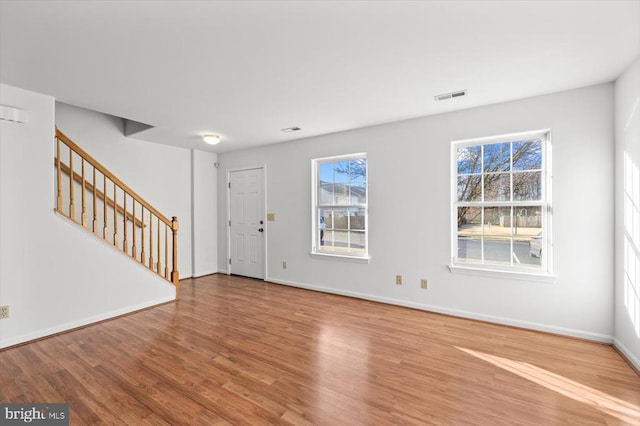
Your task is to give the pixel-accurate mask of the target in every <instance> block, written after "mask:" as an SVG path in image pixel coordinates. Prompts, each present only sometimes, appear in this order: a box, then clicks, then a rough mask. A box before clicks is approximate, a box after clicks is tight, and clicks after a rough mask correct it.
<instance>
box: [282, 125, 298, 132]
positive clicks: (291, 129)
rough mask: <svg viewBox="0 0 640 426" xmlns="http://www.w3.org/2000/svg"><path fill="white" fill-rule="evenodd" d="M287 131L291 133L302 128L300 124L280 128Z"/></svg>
mask: <svg viewBox="0 0 640 426" xmlns="http://www.w3.org/2000/svg"><path fill="white" fill-rule="evenodd" d="M280 130H282V131H283V132H285V133H291V132H297V131H298V130H302V129H301V128H300V127H298V126H294V127H287V128H286V129H280Z"/></svg>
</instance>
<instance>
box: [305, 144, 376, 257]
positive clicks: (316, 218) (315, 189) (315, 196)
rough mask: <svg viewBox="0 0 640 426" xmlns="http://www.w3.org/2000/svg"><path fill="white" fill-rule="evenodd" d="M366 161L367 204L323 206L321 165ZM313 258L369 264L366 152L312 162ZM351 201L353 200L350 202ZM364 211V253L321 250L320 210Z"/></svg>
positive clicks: (366, 191) (367, 187) (367, 190)
mask: <svg viewBox="0 0 640 426" xmlns="http://www.w3.org/2000/svg"><path fill="white" fill-rule="evenodd" d="M362 158H364V159H365V160H366V175H365V179H364V182H365V203H357V204H321V202H320V176H319V170H320V165H321V164H323V163H335V162H338V161H349V160H354V159H362ZM311 173H312V179H311V187H312V191H311V193H312V195H311V253H310V254H311V256H312V257H316V258H325V259H335V260H346V261H353V262H364V263H368V262H369V260H370V257H369V208H368V206H369V159H368V157H367V153H366V152H359V153H353V154H346V155H337V156H331V157H322V158H314V159H312V160H311ZM334 183H335V182H334ZM350 201H351V200H350ZM330 208H336V209H362V210H364V231H363V234H364V252H363V253H357V252H349V251H331V250H326V249H325V250H320V241H319V234H320V233H319V228H320V214H319V212H320V210H321V209H330Z"/></svg>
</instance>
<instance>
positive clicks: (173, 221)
mask: <svg viewBox="0 0 640 426" xmlns="http://www.w3.org/2000/svg"><path fill="white" fill-rule="evenodd" d="M171 231H172V232H173V240H172V244H173V270H172V271H171V282H173V285H175V286H176V298H177V297H178V285H179V283H180V282H179V281H180V279H179V276H178V218H177V217H176V216H173V218H172V219H171Z"/></svg>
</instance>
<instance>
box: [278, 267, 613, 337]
mask: <svg viewBox="0 0 640 426" xmlns="http://www.w3.org/2000/svg"><path fill="white" fill-rule="evenodd" d="M266 281H270V282H273V283H276V284H282V285H288V286H291V287H299V288H304V289H307V290H314V291H320V292H323V293H332V294H338V295H340V296H349V297H355V298H358V299H365V300H371V301H374V302H382V303H387V304H390V305H397V306H404V307H406V308H413V309H420V310H422V311H428V312H435V313H440V314H446V315H452V316H455V317H461V318H467V319H474V320H479V321H486V322H491V323H495V324H502V325H509V326H513V327H521V328H526V329H530V330H536V331H544V332H546V333H553V334H560V335H563V336H570V337H577V338H580V339H585V340H592V341H595V342H600V343H608V344H611V343H613V336H608V335H606V334H600V333H593V332H590V331H583V330H574V329H570V328H565V327H556V326H550V325H547V324H539V323H534V322H529V321H520V320H515V319H511V318H504V317H498V316H494V315H485V314H479V313H476V312H469V311H462V310H458V309H450V308H443V307H441V306H433V305H427V304H423V303H414V302H409V301H406V300H399V299H393V298H389V297H380V296H374V295H371V294H366V293H358V292H352V291H345V290H340V289H336V288H330V287H322V286H316V285H311V284H303V283H298V282H293V281H285V280H280V279H276V278H266Z"/></svg>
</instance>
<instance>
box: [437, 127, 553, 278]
mask: <svg viewBox="0 0 640 426" xmlns="http://www.w3.org/2000/svg"><path fill="white" fill-rule="evenodd" d="M551 136H552V134H551V129H543V130H534V131H527V132H519V133H510V134H504V135H496V136H489V137H482V138H473V139H464V140H455V141H451V153H450V155H451V157H450V164H451V177H450V182H451V211H450V215H451V217H450V220H451V223H450V226H451V253H450V264H449V270H450V271H451V272H455V273H465V274H482V275H489V276H492V277H502V278H504V277H511V278H521V279H525V280H535V281H549V282H552V281H554V280H555V275H554V274H553V251H552V249H553V239H552V211H553V210H552V196H551V195H552V185H551V180H552V174H551V165H552V162H551V151H552V144H551ZM534 139H540V140H542V159H541V168H540V171H541V176H540V185H541V197H540V200H539V201H538V200H533V201H532V200H515V199H514V198H515V197H513V195H514V188H513V185H512V184H513V176H514V174H517V173H520V172H519V171H518V170H514V169H513V152H510V158H509V164H510V167H509V171H508V172H503V173H508V174H509V176H510V178H509V185H510V189H509V194H510V199H509V200H508V201H500V200H489V201H485V200H483V199H482V198H481V199H480V201H477V200H476V201H458V176H459V175H458V161H457V160H458V157H457V152H458V149H459V148H464V147H470V146H484V145H490V144H498V143H513V142H518V141H523V140H534ZM480 155H481V156H482V157H483V158H482V163H481V166H480V171H479V172H478V174H479V175H480V179H481V180H480V182H481V183H480V185H482V186H484V177H485V174H487V172H486V171H485V170H484V149H481V154H480ZM528 171H529V170H525V171H524V173H526V172H528ZM470 174H476V173H470ZM482 194H484V191H482ZM464 206H467V207H479V208H483V207H484V208H486V207H495V208H499V207H509V208H518V207H540V208H541V212H542V218H541V221H542V229H541V232H542V252H541V258H540V263H541V264H540V267H539V268H530V267H517V266H514V265H513V259H510V265H499V264H496V263H490V264H486V263H485V260H484V247H483V249H482V250H481V252H482V256H481V261H480V262H478V263H471V262H469V263H467V262H460V261H459V260H458V259H459V258H458V232H459V230H458V208H459V207H464ZM512 215H513V213H512ZM512 217H513V216H512ZM483 222H484V221H483ZM483 226H484V225H483ZM483 235H484V230H483ZM512 237H513V234H511V238H512ZM481 244H483V245H484V242H483V239H482V240H481ZM510 244H513V240H511V243H510Z"/></svg>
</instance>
